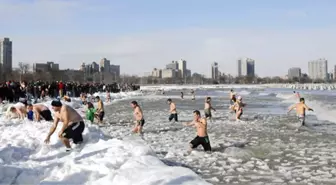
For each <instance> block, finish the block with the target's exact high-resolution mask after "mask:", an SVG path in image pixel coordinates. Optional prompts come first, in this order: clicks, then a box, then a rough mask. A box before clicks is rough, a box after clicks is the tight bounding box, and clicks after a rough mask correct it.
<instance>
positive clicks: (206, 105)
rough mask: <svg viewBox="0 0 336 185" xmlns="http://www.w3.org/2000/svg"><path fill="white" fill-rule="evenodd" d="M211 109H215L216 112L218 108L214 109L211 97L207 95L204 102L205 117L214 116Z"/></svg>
mask: <svg viewBox="0 0 336 185" xmlns="http://www.w3.org/2000/svg"><path fill="white" fill-rule="evenodd" d="M211 110H214V111H215V112H216V109H214V108H213V107H212V106H211V97H206V98H205V103H204V114H205V118H210V119H211V118H212V115H211Z"/></svg>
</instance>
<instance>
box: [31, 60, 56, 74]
mask: <svg viewBox="0 0 336 185" xmlns="http://www.w3.org/2000/svg"><path fill="white" fill-rule="evenodd" d="M33 71H34V72H35V73H36V72H50V71H59V64H56V63H54V62H47V63H34V64H33Z"/></svg>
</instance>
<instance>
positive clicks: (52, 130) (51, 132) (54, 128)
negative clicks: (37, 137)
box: [47, 117, 60, 138]
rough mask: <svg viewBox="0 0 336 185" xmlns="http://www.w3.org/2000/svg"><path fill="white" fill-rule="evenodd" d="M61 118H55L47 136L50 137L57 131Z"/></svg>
mask: <svg viewBox="0 0 336 185" xmlns="http://www.w3.org/2000/svg"><path fill="white" fill-rule="evenodd" d="M59 120H60V119H59V118H58V117H56V119H55V120H54V124H53V125H52V127H51V128H50V131H49V134H48V136H47V138H50V136H51V135H53V133H54V132H55V130H56V128H57V125H58V122H59Z"/></svg>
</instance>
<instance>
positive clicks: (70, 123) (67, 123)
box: [44, 100, 85, 152]
mask: <svg viewBox="0 0 336 185" xmlns="http://www.w3.org/2000/svg"><path fill="white" fill-rule="evenodd" d="M51 106H52V109H53V110H54V111H55V119H54V124H53V126H52V127H51V128H50V131H49V134H48V136H47V138H46V139H45V140H44V142H45V143H46V144H48V143H49V141H50V136H51V135H52V134H53V133H54V132H55V130H56V128H57V124H58V122H59V121H61V122H63V126H62V129H61V131H60V132H59V133H58V137H59V138H60V140H61V141H62V142H63V144H64V145H65V147H66V151H67V152H68V151H70V150H71V146H70V141H69V139H72V140H73V142H74V143H75V144H80V143H82V142H83V136H82V133H83V131H84V128H85V124H84V121H83V118H82V117H81V116H80V115H79V114H78V112H77V111H76V110H75V109H73V108H72V107H70V106H68V105H62V103H61V102H60V101H56V100H54V101H52V102H51Z"/></svg>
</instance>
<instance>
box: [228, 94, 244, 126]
mask: <svg viewBox="0 0 336 185" xmlns="http://www.w3.org/2000/svg"><path fill="white" fill-rule="evenodd" d="M245 105H246V104H245V103H243V98H242V97H241V96H238V97H237V100H236V102H235V103H234V105H233V106H232V108H231V109H232V110H233V111H234V112H235V113H236V120H237V121H238V120H240V117H241V116H242V115H243V107H245Z"/></svg>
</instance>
